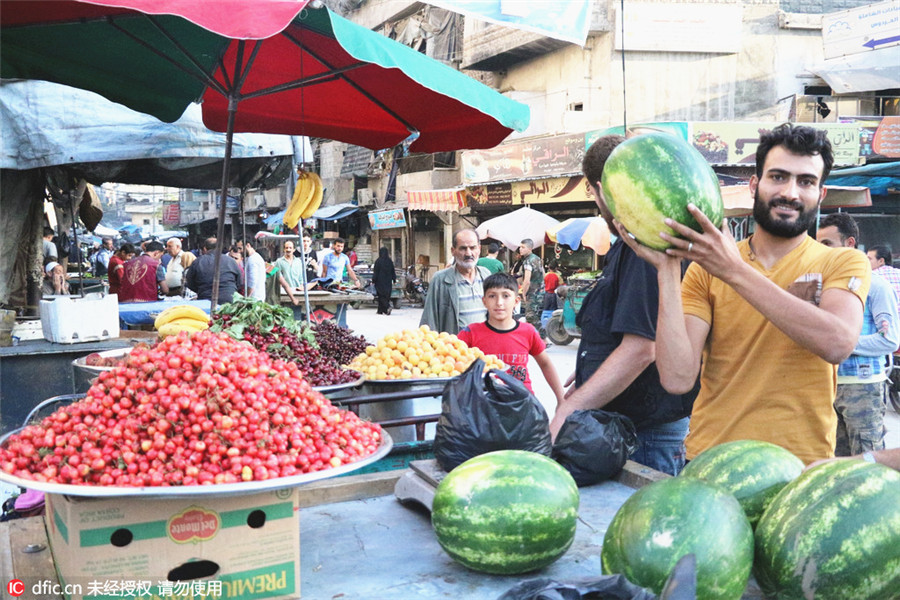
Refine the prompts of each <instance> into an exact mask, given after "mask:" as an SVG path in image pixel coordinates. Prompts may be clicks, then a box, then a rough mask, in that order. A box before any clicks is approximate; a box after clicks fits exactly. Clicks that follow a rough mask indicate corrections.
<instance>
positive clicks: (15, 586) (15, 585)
mask: <svg viewBox="0 0 900 600" xmlns="http://www.w3.org/2000/svg"><path fill="white" fill-rule="evenodd" d="M6 591H7V592H9V595H10V596H14V597H16V598H18V597H19V596H21V595H22V594H24V593H25V582H23V581H22V580H21V579H10V580H9V583H7V584H6Z"/></svg>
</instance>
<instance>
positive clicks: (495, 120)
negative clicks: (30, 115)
mask: <svg viewBox="0 0 900 600" xmlns="http://www.w3.org/2000/svg"><path fill="white" fill-rule="evenodd" d="M101 3H102V4H103V6H100V4H101ZM305 5H306V2H305V1H304V0H253V1H252V2H247V1H245V0H217V1H216V2H196V1H193V0H83V1H75V0H29V1H28V2H10V1H6V2H3V10H2V11H0V26H2V36H0V76H2V77H4V78H22V79H44V80H47V81H55V82H57V83H64V84H67V85H71V86H74V87H80V88H84V89H89V90H92V91H95V92H98V93H100V94H101V95H103V96H105V97H107V98H109V99H110V100H113V101H114V102H119V103H121V104H124V105H126V106H128V107H130V108H132V109H134V110H138V111H141V112H145V113H149V114H152V115H154V116H156V117H158V118H159V119H160V120H162V121H167V122H173V121H175V120H176V119H178V118H179V117H180V116H181V115H182V113H184V110H185V109H186V108H187V106H188V105H189V104H190V103H191V102H195V101H201V104H202V107H203V121H204V123H205V125H206V126H207V127H209V128H210V129H212V130H214V131H226V130H227V129H228V119H229V116H230V115H233V116H234V131H236V132H254V133H281V134H290V135H298V134H299V135H310V136H316V137H322V138H327V139H333V140H339V141H343V142H348V143H351V144H356V145H359V146H365V147H367V148H372V149H376V150H377V149H381V148H388V147H391V146H394V145H396V144H398V143H400V142H401V141H403V140H405V139H406V138H407V137H409V136H410V134H413V135H415V134H416V133H417V134H418V137H417V138H416V139H415V140H414V141H413V142H412V144H411V146H410V149H411V150H412V151H418V152H439V151H445V150H457V149H462V148H489V147H493V146H495V145H497V144H498V143H499V142H501V141H502V140H503V139H504V138H505V137H506V136H507V135H509V134H510V133H511V132H512V131H513V130H519V131H521V130H524V129H525V128H526V127H527V126H528V120H529V114H528V107H527V106H525V105H523V104H520V103H518V102H515V101H513V100H511V99H509V98H506V97H505V96H503V95H501V94H499V93H497V92H496V91H494V90H492V89H491V88H489V87H487V86H485V85H483V84H481V83H479V82H477V81H475V80H474V79H472V78H471V77H468V76H467V75H465V74H463V73H460V72H459V71H456V70H455V69H452V68H451V67H448V66H446V65H444V64H442V63H440V62H438V61H435V60H434V59H431V58H428V57H427V56H425V55H424V54H421V53H419V52H416V51H415V50H413V49H412V48H409V47H407V46H404V45H402V44H399V43H397V42H395V41H393V40H391V39H388V38H387V37H385V36H382V35H380V34H378V33H375V32H373V31H371V30H369V29H366V28H365V27H361V26H359V25H356V24H354V23H352V22H350V21H348V20H346V19H343V18H342V17H340V16H338V15H336V14H334V13H332V12H331V11H329V10H328V9H326V8H318V9H314V8H310V7H306V8H304V6H305ZM301 9H302V10H301ZM175 15H180V16H175ZM233 102H238V103H239V106H238V107H237V110H236V112H234V111H232V108H234V106H232V103H233Z"/></svg>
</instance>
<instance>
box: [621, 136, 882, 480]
mask: <svg viewBox="0 0 900 600" xmlns="http://www.w3.org/2000/svg"><path fill="white" fill-rule="evenodd" d="M832 164H833V154H832V150H831V144H830V143H829V142H828V139H827V138H826V137H825V134H824V132H823V131H821V130H819V131H817V130H814V129H812V128H809V127H804V126H792V125H787V124H785V125H781V126H779V127H777V128H775V129H774V130H773V131H771V132H767V133H764V134H763V135H762V136H760V143H759V146H758V149H757V152H756V174H755V175H754V176H753V177H752V178H751V179H750V192H751V193H752V194H753V196H754V207H753V216H754V219H755V220H756V223H757V226H758V227H757V229H756V231H755V232H754V234H753V235H752V236H751V237H750V238H749V239H747V240H744V241H742V242H740V243H737V244H736V243H735V241H734V239H733V238H732V237H731V235H730V233H729V230H728V228H727V226H723V227H722V229H721V230H719V229H716V228H715V227H714V226H713V225H712V223H711V222H710V221H709V219H707V218H706V217H705V215H703V214H702V213H701V212H700V211H699V210H697V209H696V207H694V206H693V205H691V206H690V207H689V210H690V211H691V214H693V215H694V217H695V218H696V219H697V221H698V222H699V223H700V224H701V226H702V228H703V232H702V233H698V232H696V231H693V230H692V229H690V228H687V227H684V226H682V225H679V224H677V223H674V222H668V221H667V223H666V224H667V225H669V226H670V227H672V228H673V229H674V230H675V232H676V233H677V234H678V235H679V236H680V237H675V236H671V235H668V234H666V233H660V237H662V238H663V239H665V240H667V241H668V242H670V243H671V244H672V245H673V248H671V249H669V250H667V251H666V252H665V253H661V252H656V251H653V250H650V249H648V248H646V247H644V246H641V245H639V244H637V242H635V241H634V240H633V239H631V238H630V237H629V236H627V235H625V240H626V242H627V243H628V244H629V245H630V246H632V247H633V248H634V249H635V251H636V252H637V253H638V255H639V256H641V257H642V258H644V259H645V260H648V261H649V262H651V263H652V264H654V265H655V266H656V267H657V269H658V279H659V288H660V303H659V319H658V324H657V334H656V364H657V368H658V369H659V373H660V379H661V381H662V383H663V386H664V387H665V388H666V389H667V390H668V391H670V392H672V393H683V392H685V391H687V390H688V389H690V387H691V386H692V385H693V384H694V380H695V378H696V376H697V373H698V371H699V372H700V386H701V387H700V394H699V396H698V397H697V399H696V400H695V402H694V410H693V413H692V414H691V425H690V433H689V434H688V437H687V440H686V442H685V443H686V446H687V456H688V458H689V459H692V458H694V457H696V456H697V455H698V454H699V453H701V452H703V451H704V450H706V449H707V448H710V447H712V446H715V445H717V444H721V443H723V442H728V441H734V440H741V439H757V440H763V441H769V442H772V443H775V444H778V445H780V446H782V447H784V448H786V449H788V450H790V451H791V452H793V453H794V454H796V455H797V456H798V457H799V458H800V459H801V460H803V461H804V462H806V463H809V462H812V461H814V460H817V459H821V458H826V457H830V456H833V454H834V442H835V439H834V432H835V428H836V417H835V414H834V410H833V408H832V404H833V402H834V396H835V390H836V386H837V375H836V373H837V365H838V364H839V363H840V362H841V361H842V360H844V359H845V358H846V357H847V356H849V355H850V353H851V352H852V351H853V348H854V346H855V344H856V340H857V339H858V338H859V332H860V329H861V327H862V315H863V303H864V302H865V298H866V293H867V291H868V287H869V277H870V273H871V268H870V267H869V266H868V264H867V262H868V261H867V260H866V259H865V257H863V256H862V255H861V253H859V252H853V251H852V250H851V249H848V248H838V249H832V248H826V247H824V246H822V245H821V244H819V243H817V242H816V241H815V240H814V239H813V238H811V237H809V235H808V234H807V231H808V230H809V229H810V227H811V226H812V225H813V224H814V223H815V220H816V215H817V214H818V208H819V205H820V203H821V202H822V200H823V199H824V198H825V194H826V189H825V187H824V186H823V183H824V181H825V179H826V178H827V177H828V173H829V171H830V170H831V165H832ZM620 233H623V234H627V232H625V230H624V229H622V228H621V226H620ZM683 258H688V259H690V260H692V261H694V262H693V264H692V265H691V266H690V267H689V268H688V271H687V274H686V275H685V277H684V283H683V285H682V283H681V277H680V275H681V271H680V261H681V259H683ZM701 364H702V371H701Z"/></svg>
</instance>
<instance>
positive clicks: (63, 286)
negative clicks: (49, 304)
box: [41, 260, 69, 296]
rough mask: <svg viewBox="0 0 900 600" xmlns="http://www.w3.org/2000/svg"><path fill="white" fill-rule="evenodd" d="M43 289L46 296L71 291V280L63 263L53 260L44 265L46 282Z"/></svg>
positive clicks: (59, 294) (66, 293)
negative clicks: (69, 280) (68, 279)
mask: <svg viewBox="0 0 900 600" xmlns="http://www.w3.org/2000/svg"><path fill="white" fill-rule="evenodd" d="M41 291H42V292H43V294H44V295H45V296H64V295H68V293H69V282H68V281H66V273H65V271H63V267H62V265H61V264H59V263H58V262H56V261H55V260H51V261H50V262H48V263H47V266H45V267H44V283H43V285H42V286H41Z"/></svg>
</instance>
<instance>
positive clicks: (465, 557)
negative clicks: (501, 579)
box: [431, 450, 579, 575]
mask: <svg viewBox="0 0 900 600" xmlns="http://www.w3.org/2000/svg"><path fill="white" fill-rule="evenodd" d="M578 501H579V494H578V486H576V485H575V481H574V480H573V479H572V476H571V475H569V473H568V471H566V470H565V469H564V468H562V467H561V466H560V465H559V464H557V463H556V462H555V461H553V460H551V459H549V458H547V457H546V456H543V455H541V454H538V453H536V452H526V451H524V450H499V451H497V452H488V453H487V454H481V455H479V456H476V457H474V458H470V459H469V460H467V461H466V462H464V463H462V464H461V465H459V466H458V467H456V468H455V469H453V470H452V471H451V472H450V473H449V474H448V475H447V476H446V477H445V478H444V479H443V481H441V483H440V484H439V485H438V487H437V490H436V491H435V494H434V502H433V503H432V508H431V523H432V525H433V526H434V532H435V534H436V535H437V539H438V543H440V545H441V547H442V548H443V549H444V550H445V551H446V552H447V554H449V555H450V556H451V557H452V558H453V559H454V560H456V561H458V562H460V563H462V564H463V565H465V566H466V567H469V568H470V569H473V570H475V571H482V572H485V573H496V574H506V575H510V574H517V573H525V572H527V571H534V570H535V569H540V568H541V567H544V566H546V565H549V564H550V563H552V562H553V561H555V560H556V559H558V558H559V557H560V556H562V555H563V554H565V552H566V550H568V549H569V546H571V545H572V541H573V540H574V539H575V521H576V519H577V517H578Z"/></svg>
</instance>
